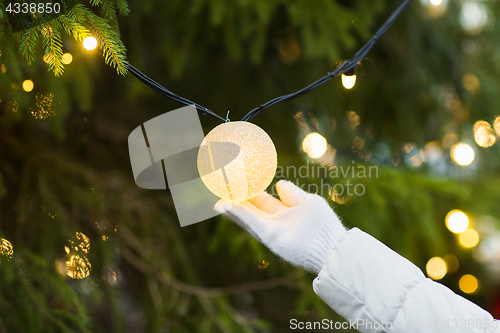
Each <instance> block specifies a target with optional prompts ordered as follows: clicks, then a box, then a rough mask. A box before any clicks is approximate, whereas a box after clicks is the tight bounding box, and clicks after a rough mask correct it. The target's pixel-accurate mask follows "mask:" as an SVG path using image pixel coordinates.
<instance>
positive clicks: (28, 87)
mask: <svg viewBox="0 0 500 333" xmlns="http://www.w3.org/2000/svg"><path fill="white" fill-rule="evenodd" d="M34 87H35V84H34V83H33V81H31V80H24V81H23V90H24V91H26V92H30V91H32V90H33V88H34Z"/></svg>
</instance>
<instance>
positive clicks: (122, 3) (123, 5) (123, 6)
mask: <svg viewBox="0 0 500 333" xmlns="http://www.w3.org/2000/svg"><path fill="white" fill-rule="evenodd" d="M116 8H118V12H119V13H120V15H122V16H127V15H128V14H129V13H130V9H129V8H128V3H127V0H116Z"/></svg>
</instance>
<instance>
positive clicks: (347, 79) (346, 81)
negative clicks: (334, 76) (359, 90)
mask: <svg viewBox="0 0 500 333" xmlns="http://www.w3.org/2000/svg"><path fill="white" fill-rule="evenodd" d="M355 84H356V74H354V75H346V74H342V85H343V86H344V88H346V89H351V88H352V87H354V85H355Z"/></svg>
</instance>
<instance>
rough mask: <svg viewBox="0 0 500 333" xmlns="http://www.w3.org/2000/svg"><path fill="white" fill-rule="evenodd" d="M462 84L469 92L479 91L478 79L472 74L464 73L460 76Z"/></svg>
mask: <svg viewBox="0 0 500 333" xmlns="http://www.w3.org/2000/svg"><path fill="white" fill-rule="evenodd" d="M462 84H463V85H464V87H465V89H467V90H468V91H469V92H471V93H476V92H478V91H479V87H480V83H479V79H478V78H477V76H475V75H474V74H465V75H464V77H463V78H462Z"/></svg>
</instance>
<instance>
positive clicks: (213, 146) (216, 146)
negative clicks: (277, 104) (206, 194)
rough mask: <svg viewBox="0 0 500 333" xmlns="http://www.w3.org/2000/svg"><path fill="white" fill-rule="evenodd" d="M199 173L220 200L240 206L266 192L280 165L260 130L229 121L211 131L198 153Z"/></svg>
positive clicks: (242, 123) (273, 149)
mask: <svg viewBox="0 0 500 333" xmlns="http://www.w3.org/2000/svg"><path fill="white" fill-rule="evenodd" d="M197 165H198V172H199V174H200V177H201V180H202V181H203V183H204V184H205V186H206V187H207V188H208V189H209V190H210V191H211V192H212V193H214V194H215V195H216V196H218V197H219V198H223V199H226V200H229V201H231V202H234V203H239V202H241V201H243V200H248V199H251V198H253V197H255V196H256V195H258V194H259V193H261V192H262V191H264V190H265V189H266V188H267V187H268V186H269V184H270V183H271V181H272V180H273V178H274V174H275V172H276V167H277V165H278V160H277V154H276V148H275V147H274V144H273V142H272V140H271V138H270V137H269V135H267V133H266V132H265V131H264V130H262V129H261V128H260V127H258V126H256V125H254V124H252V123H249V122H245V121H235V122H227V123H224V124H221V125H219V126H217V127H215V128H214V129H213V130H211V131H210V132H209V133H208V134H207V136H206V137H205V139H203V142H202V143H201V146H200V150H199V151H198V160H197Z"/></svg>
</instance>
